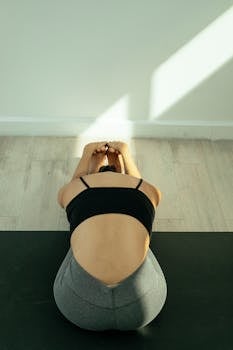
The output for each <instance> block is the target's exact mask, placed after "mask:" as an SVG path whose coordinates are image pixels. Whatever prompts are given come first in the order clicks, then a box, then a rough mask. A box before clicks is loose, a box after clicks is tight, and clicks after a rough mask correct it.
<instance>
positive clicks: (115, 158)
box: [84, 141, 127, 173]
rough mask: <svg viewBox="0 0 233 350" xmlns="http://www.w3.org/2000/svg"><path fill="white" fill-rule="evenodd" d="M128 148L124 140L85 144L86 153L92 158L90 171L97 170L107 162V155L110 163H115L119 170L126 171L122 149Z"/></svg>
mask: <svg viewBox="0 0 233 350" xmlns="http://www.w3.org/2000/svg"><path fill="white" fill-rule="evenodd" d="M124 148H127V145H126V144H125V143H123V142H108V141H101V142H92V143H89V144H87V145H86V146H85V148H84V153H85V155H86V156H87V157H89V158H90V165H89V173H92V172H97V171H98V169H99V167H100V166H102V165H104V164H105V161H106V156H107V159H108V164H109V165H115V166H116V168H117V172H124V162H123V159H122V157H121V155H122V150H123V149H124Z"/></svg>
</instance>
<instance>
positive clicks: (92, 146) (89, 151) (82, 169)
mask: <svg viewBox="0 0 233 350" xmlns="http://www.w3.org/2000/svg"><path fill="white" fill-rule="evenodd" d="M106 143H107V141H102V142H92V143H89V144H87V145H86V146H85V147H84V150H83V155H82V158H81V159H80V161H79V163H78V166H77V168H76V169H75V172H74V174H73V177H72V180H74V179H77V178H78V177H80V176H83V175H87V174H88V173H89V166H90V160H91V157H92V155H93V153H94V152H95V151H96V150H97V149H101V148H102V147H105V145H106ZM72 180H71V181H72Z"/></svg>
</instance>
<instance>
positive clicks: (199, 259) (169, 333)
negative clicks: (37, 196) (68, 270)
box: [0, 231, 233, 350]
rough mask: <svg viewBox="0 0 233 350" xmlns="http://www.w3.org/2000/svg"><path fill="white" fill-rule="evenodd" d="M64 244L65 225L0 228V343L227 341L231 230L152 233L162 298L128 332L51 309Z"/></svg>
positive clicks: (166, 345) (70, 345)
mask: <svg viewBox="0 0 233 350" xmlns="http://www.w3.org/2000/svg"><path fill="white" fill-rule="evenodd" d="M69 244H70V243H69V232H65V231H57V232H56V231H48V232H46V231H40V232H39V231H25V232H24V231H17V232H12V231H6V232H4V231H0V350H60V349H61V350H63V349H71V350H73V349H85V350H87V349H92V350H97V349H101V350H103V349H121V350H123V349H140V350H142V349H146V350H147V349H163V350H166V349H169V350H174V349H177V350H178V349H179V350H181V349H185V350H187V349H188V350H192V349H195V350H197V349H198V350H199V349H205V350H209V349H214V350H215V349H216V350H232V349H233V233H224V232H213V233H211V232H208V233H207V232H205V233H201V232H199V233H195V232H192V233H191V232H187V233H185V232H182V233H177V232H172V233H165V232H160V233H158V232H156V233H153V235H152V240H151V244H150V248H151V249H152V251H153V253H154V254H155V256H156V257H157V259H158V261H159V263H160V265H161V267H162V270H163V272H164V275H165V278H166V281H167V287H168V295H167V300H166V303H165V305H164V307H163V309H162V311H161V312H160V314H159V315H158V316H157V317H156V318H155V319H154V320H153V321H152V322H151V323H150V324H149V325H147V326H146V327H144V328H142V329H140V330H136V331H129V332H120V331H107V332H93V331H87V330H83V329H80V328H79V327H77V326H75V325H73V324H72V323H70V322H69V321H67V320H66V319H65V318H64V317H63V315H62V314H61V313H60V311H59V310H58V309H57V306H56V304H55V301H54V298H53V290H52V288H53V281H54V279H55V276H56V273H57V271H58V268H59V266H60V264H61V263H62V260H63V258H64V257H65V255H66V252H67V251H68V249H69Z"/></svg>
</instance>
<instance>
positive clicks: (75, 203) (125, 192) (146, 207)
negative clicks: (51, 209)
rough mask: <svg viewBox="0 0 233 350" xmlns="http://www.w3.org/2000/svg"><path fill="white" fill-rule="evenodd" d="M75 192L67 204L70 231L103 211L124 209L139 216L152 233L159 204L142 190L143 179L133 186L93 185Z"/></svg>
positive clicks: (124, 211) (121, 211)
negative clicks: (154, 202) (154, 203)
mask: <svg viewBox="0 0 233 350" xmlns="http://www.w3.org/2000/svg"><path fill="white" fill-rule="evenodd" d="M80 180H81V181H82V182H83V183H84V184H85V185H86V186H87V188H86V189H85V190H84V191H82V192H81V193H79V194H78V195H77V196H75V197H74V198H73V199H72V200H71V201H70V202H69V204H68V205H67V207H66V214H67V218H68V221H69V223H70V232H71V233H72V232H73V231H74V229H75V228H76V227H77V226H78V225H79V224H80V223H81V222H83V221H84V220H86V219H88V218H90V217H92V216H95V215H99V214H107V213H121V214H126V215H130V216H133V217H135V218H136V219H138V220H139V221H140V222H141V223H142V224H143V225H144V226H145V227H146V229H147V231H148V234H149V236H151V234H152V224H153V221H154V218H155V208H154V205H153V204H152V202H151V201H150V199H149V198H148V197H147V196H146V195H145V194H144V193H143V192H141V191H140V190H138V188H139V186H140V185H141V183H142V181H143V180H142V179H140V181H139V183H138V185H137V187H136V188H129V187H89V185H88V184H87V183H86V182H85V181H84V180H83V178H82V177H81V176H80Z"/></svg>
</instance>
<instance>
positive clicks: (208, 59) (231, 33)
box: [150, 7, 233, 119]
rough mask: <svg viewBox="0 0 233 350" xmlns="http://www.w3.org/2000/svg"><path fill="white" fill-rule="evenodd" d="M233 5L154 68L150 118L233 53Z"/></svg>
mask: <svg viewBox="0 0 233 350" xmlns="http://www.w3.org/2000/svg"><path fill="white" fill-rule="evenodd" d="M232 38H233V7H231V8H230V9H229V10H228V11H226V12H225V13H224V14H223V15H221V16H220V17H218V18H217V19H216V20H215V21H214V22H213V23H211V24H210V25H209V26H208V27H206V28H205V29H204V30H203V31H202V32H200V33H199V34H198V35H197V36H196V37H194V39H192V40H191V41H190V42H189V43H188V44H186V45H185V46H184V47H182V48H181V49H180V50H178V51H177V52H176V53H175V54H174V55H172V56H171V57H170V58H169V59H168V60H167V61H165V62H164V63H163V64H162V65H160V66H159V67H158V68H157V69H156V70H155V72H154V74H153V76H152V81H151V97H150V119H153V118H158V117H159V116H161V114H163V113H164V112H165V111H166V110H168V109H169V108H170V107H171V106H172V105H174V104H175V103H177V102H178V101H179V100H180V99H181V98H182V97H184V96H185V95H187V94H188V93H189V92H190V91H191V90H192V89H194V88H195V87H196V86H197V85H199V84H200V83H201V82H203V81H204V80H205V79H207V78H208V77H209V76H210V75H212V74H213V73H214V72H216V71H217V70H218V69H219V68H220V67H221V66H222V65H224V64H225V63H227V62H228V61H229V60H230V59H231V58H232V56H233V40H232Z"/></svg>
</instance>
